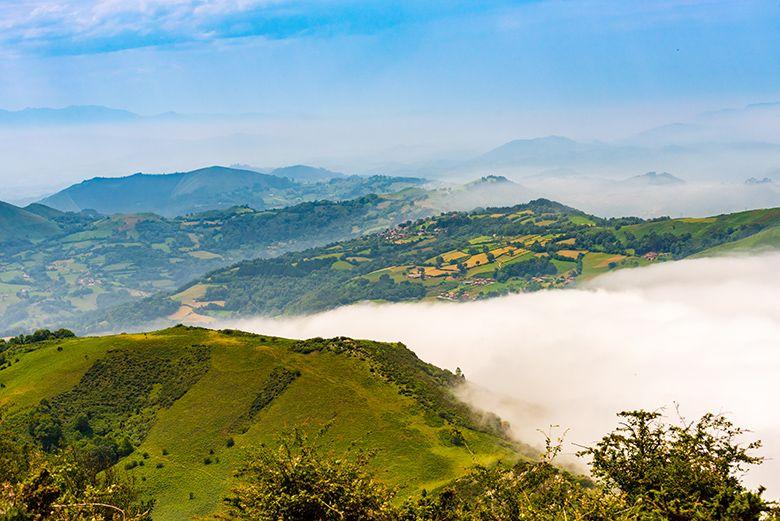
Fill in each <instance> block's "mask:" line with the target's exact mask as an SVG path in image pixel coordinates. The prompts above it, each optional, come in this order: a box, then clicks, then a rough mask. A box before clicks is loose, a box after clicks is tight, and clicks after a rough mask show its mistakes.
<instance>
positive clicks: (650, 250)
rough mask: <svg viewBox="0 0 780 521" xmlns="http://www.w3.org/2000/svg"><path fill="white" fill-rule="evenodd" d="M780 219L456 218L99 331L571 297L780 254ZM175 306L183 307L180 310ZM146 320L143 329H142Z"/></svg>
mask: <svg viewBox="0 0 780 521" xmlns="http://www.w3.org/2000/svg"><path fill="white" fill-rule="evenodd" d="M778 229H780V209H766V210H755V211H750V212H741V213H735V214H728V215H720V216H714V217H707V218H695V219H694V218H683V219H668V218H660V219H654V220H650V221H645V220H642V219H639V218H618V219H602V218H599V217H596V216H592V215H587V214H585V213H583V212H580V211H578V210H575V209H573V208H568V207H566V206H563V205H561V204H558V203H555V202H552V201H547V200H543V199H542V200H538V201H532V202H530V203H528V204H524V205H517V206H513V207H506V208H488V209H485V210H478V211H474V212H471V213H464V212H450V213H446V214H442V215H440V216H437V217H429V218H424V219H419V220H417V221H414V222H411V221H409V222H406V223H403V224H401V225H399V226H398V227H395V228H391V229H388V230H385V231H383V232H380V233H377V234H373V235H368V236H364V237H360V238H357V239H352V240H349V241H342V242H339V243H335V244H331V245H328V246H324V247H320V248H314V249H310V250H306V251H303V252H299V253H291V254H287V255H283V256H280V257H277V258H274V259H258V260H251V261H245V262H242V263H239V264H236V265H234V266H230V267H227V268H224V269H220V270H216V271H214V272H212V273H210V274H208V275H206V276H205V277H203V278H201V279H199V280H197V281H196V282H195V283H193V284H188V285H187V286H186V287H185V288H184V289H183V290H182V291H179V292H175V293H173V294H168V295H158V296H157V297H155V300H154V302H155V303H157V305H156V306H155V307H153V306H151V305H150V303H149V302H147V303H146V305H145V306H143V307H141V306H137V305H136V306H128V307H125V308H119V309H116V310H114V311H113V312H112V313H111V314H110V315H104V316H98V317H96V318H95V319H94V321H93V322H91V323H85V324H83V326H85V327H87V328H90V327H91V328H95V329H98V330H101V329H106V328H110V327H115V328H117V327H118V328H132V327H134V326H135V327H137V326H138V325H141V324H143V323H144V321H147V320H151V319H158V318H163V315H160V314H157V315H154V314H153V313H152V312H150V311H152V310H159V309H161V308H162V307H164V306H163V305H162V304H165V306H167V307H165V309H166V310H169V309H175V311H174V312H173V313H171V314H169V316H168V320H171V321H180V320H185V321H205V322H208V321H210V320H213V319H214V318H217V317H229V316H237V315H251V314H266V315H274V314H292V313H306V312H313V311H320V310H324V309H329V308H333V307H336V306H340V305H345V304H351V303H354V302H359V301H364V300H374V301H391V302H396V301H412V300H424V299H439V300H450V301H464V300H476V299H482V298H489V297H493V296H498V295H503V294H507V293H511V292H523V291H536V290H539V289H544V288H563V287H568V286H571V285H574V284H576V283H577V281H579V280H583V279H588V278H592V277H595V276H597V275H600V274H602V273H606V272H608V271H611V270H615V269H621V268H628V267H638V266H645V265H648V264H652V263H656V262H663V261H668V260H674V259H681V258H685V257H688V256H691V255H694V254H697V253H700V252H714V251H717V250H712V248H716V247H719V248H726V247H727V246H728V245H735V246H734V247H740V246H742V247H748V248H750V247H758V246H772V245H773V244H776V242H773V241H776V238H777V234H778V233H779V232H778V231H777V230H778ZM171 302H173V303H175V304H176V305H177V307H175V308H172V307H171ZM133 320H136V322H135V323H133V322H132V321H133Z"/></svg>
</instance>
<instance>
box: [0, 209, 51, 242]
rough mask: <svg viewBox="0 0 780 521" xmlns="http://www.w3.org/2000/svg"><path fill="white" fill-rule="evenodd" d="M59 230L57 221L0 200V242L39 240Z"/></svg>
mask: <svg viewBox="0 0 780 521" xmlns="http://www.w3.org/2000/svg"><path fill="white" fill-rule="evenodd" d="M59 231H60V227H59V226H58V225H57V223H55V222H52V221H50V220H49V219H47V218H46V217H42V216H41V215H36V214H35V213H32V212H29V211H27V210H25V209H23V208H19V207H18V206H14V205H12V204H8V203H4V202H2V201H0V243H4V242H10V241H36V240H41V239H45V238H47V237H50V236H52V235H55V234H57V233H59Z"/></svg>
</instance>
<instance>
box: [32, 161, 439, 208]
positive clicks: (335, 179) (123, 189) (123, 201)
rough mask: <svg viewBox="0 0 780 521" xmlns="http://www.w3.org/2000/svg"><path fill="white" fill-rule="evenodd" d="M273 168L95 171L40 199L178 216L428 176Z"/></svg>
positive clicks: (338, 194)
mask: <svg viewBox="0 0 780 521" xmlns="http://www.w3.org/2000/svg"><path fill="white" fill-rule="evenodd" d="M273 172H274V173H272V174H265V173H260V172H257V171H254V170H243V169H237V168H228V167H222V166H212V167H208V168H200V169H198V170H193V171H190V172H177V173H173V174H159V175H157V174H141V173H138V174H134V175H131V176H128V177H115V178H107V177H96V178H93V179H89V180H86V181H83V182H81V183H79V184H76V185H73V186H70V187H68V188H66V189H65V190H62V191H60V192H57V193H56V194H54V195H51V196H49V197H46V198H44V199H42V200H41V201H40V202H41V204H43V205H46V206H49V207H51V208H55V209H57V210H61V211H68V212H79V211H81V210H85V209H91V210H95V211H97V212H99V213H102V214H106V215H110V214H117V213H139V212H152V213H156V214H159V215H163V216H176V215H184V214H187V213H192V212H199V211H205V210H211V209H218V208H229V207H231V206H236V205H249V206H251V207H252V208H255V209H258V210H262V209H266V208H280V207H284V206H289V205H293V204H298V203H301V202H305V201H313V200H317V199H326V200H342V199H352V198H355V197H360V196H362V195H366V194H369V193H388V192H394V191H398V190H400V189H402V188H405V187H409V186H419V185H422V184H424V183H425V182H426V180H424V179H419V178H409V177H404V178H402V177H386V176H372V177H360V176H345V175H343V174H338V173H336V172H329V171H327V170H324V169H320V168H314V167H307V166H303V165H298V166H292V167H286V168H281V169H276V170H274V171H273ZM276 173H278V174H283V175H281V176H280V175H276ZM308 176H312V177H314V179H312V178H311V177H308Z"/></svg>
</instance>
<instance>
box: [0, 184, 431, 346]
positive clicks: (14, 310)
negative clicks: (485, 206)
mask: <svg viewBox="0 0 780 521" xmlns="http://www.w3.org/2000/svg"><path fill="white" fill-rule="evenodd" d="M424 198H425V192H424V191H421V190H418V189H410V190H409V191H407V192H405V193H404V195H393V196H380V195H368V196H364V197H359V198H357V199H351V200H347V201H314V202H307V203H301V204H299V205H295V206H291V207H287V208H282V209H274V210H264V211H258V210H253V209H250V208H247V207H243V206H241V207H233V208H229V209H226V210H212V211H209V212H204V213H201V214H192V215H188V216H186V217H181V218H175V219H169V218H165V217H160V216H158V215H155V214H132V215H113V216H110V217H102V216H91V215H87V214H84V213H78V214H77V213H62V212H58V211H57V210H52V209H50V208H47V207H45V206H43V205H31V206H30V207H28V208H30V209H31V210H34V211H35V212H36V213H38V214H39V215H43V214H46V215H51V218H52V219H53V221H54V222H56V225H57V226H59V227H60V228H61V229H62V231H61V233H59V235H58V236H56V237H52V238H51V239H50V240H47V241H46V242H45V243H36V244H32V245H31V244H28V243H26V244H17V245H16V247H14V248H11V247H6V248H3V249H0V332H2V331H10V332H11V333H15V332H18V331H20V330H27V329H34V328H36V327H47V326H50V325H51V324H58V323H63V321H66V320H69V319H71V318H72V317H73V316H74V315H77V314H79V313H82V312H85V311H90V310H94V309H101V308H103V309H105V308H110V307H112V306H115V305H117V304H119V303H122V302H127V301H131V300H134V299H135V300H138V299H140V298H141V297H143V296H147V295H151V294H155V293H157V292H159V291H166V290H173V289H175V288H177V287H180V286H181V285H183V284H186V283H187V282H189V281H190V280H192V279H194V278H196V277H199V276H201V275H203V274H205V273H207V272H209V271H211V270H214V269H216V268H219V267H223V266H227V265H230V264H233V263H235V262H237V261H239V260H241V259H246V258H257V257H273V256H277V255H280V254H282V253H284V252H286V251H290V250H299V249H305V248H310V247H312V246H317V245H321V244H327V243H328V242H331V241H337V240H342V239H345V238H349V237H356V236H358V235H360V234H362V233H365V232H369V231H376V230H379V229H383V228H386V227H387V226H392V225H394V224H396V223H398V222H402V221H404V220H407V219H409V218H416V217H419V216H421V215H429V214H430V212H431V211H430V210H429V209H428V208H426V207H424V206H422V205H421V204H420V201H422V200H424ZM20 211H21V212H23V210H20ZM29 217H30V218H31V219H38V220H40V219H41V218H40V217H38V216H33V215H32V214H30V215H29ZM174 310H175V308H174Z"/></svg>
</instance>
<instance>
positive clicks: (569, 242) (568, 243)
mask: <svg viewBox="0 0 780 521" xmlns="http://www.w3.org/2000/svg"><path fill="white" fill-rule="evenodd" d="M575 242H577V239H575V238H574V237H572V238H570V239H563V240H562V241H558V242H556V244H565V245H566V246H573V245H574V243H575Z"/></svg>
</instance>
